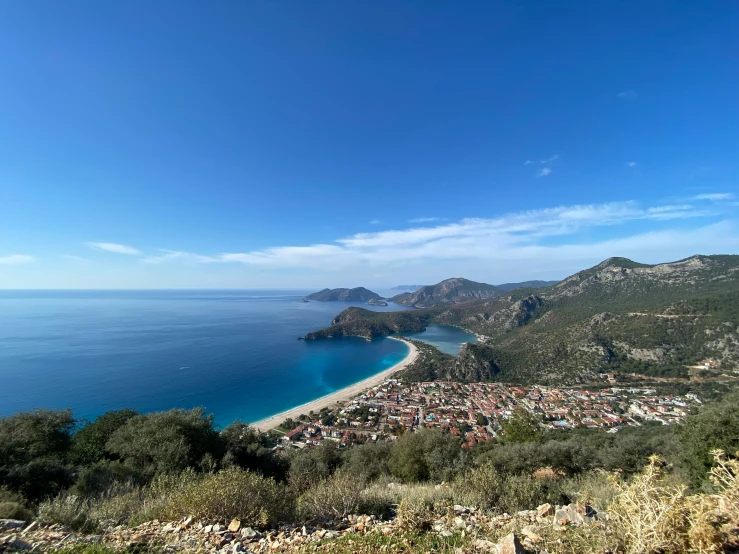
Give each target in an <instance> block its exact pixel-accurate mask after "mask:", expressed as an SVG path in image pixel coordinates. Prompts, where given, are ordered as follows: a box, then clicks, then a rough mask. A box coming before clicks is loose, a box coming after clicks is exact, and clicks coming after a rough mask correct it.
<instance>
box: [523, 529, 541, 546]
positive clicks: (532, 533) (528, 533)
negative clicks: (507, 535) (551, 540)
mask: <svg viewBox="0 0 739 554" xmlns="http://www.w3.org/2000/svg"><path fill="white" fill-rule="evenodd" d="M521 534H522V535H523V536H524V537H526V538H527V539H529V540H530V541H531V542H533V543H537V542H539V541H540V540H541V537H540V536H539V534H538V533H537V532H536V527H534V526H533V525H526V526H525V527H524V528H523V529H521Z"/></svg>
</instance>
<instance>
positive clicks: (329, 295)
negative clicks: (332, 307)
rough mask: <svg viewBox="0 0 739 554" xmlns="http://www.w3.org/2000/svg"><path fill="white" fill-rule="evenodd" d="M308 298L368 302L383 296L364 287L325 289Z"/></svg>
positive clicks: (307, 298)
mask: <svg viewBox="0 0 739 554" xmlns="http://www.w3.org/2000/svg"><path fill="white" fill-rule="evenodd" d="M305 299H306V300H318V301H319V302H368V301H369V300H376V301H378V300H382V299H383V298H382V296H380V295H379V294H377V293H376V292H372V291H371V290H368V289H366V288H364V287H356V288H353V289H343V288H339V289H323V290H321V291H318V292H314V293H313V294H309V295H308V296H306V297H305Z"/></svg>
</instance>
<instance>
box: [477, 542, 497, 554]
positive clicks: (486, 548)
mask: <svg viewBox="0 0 739 554" xmlns="http://www.w3.org/2000/svg"><path fill="white" fill-rule="evenodd" d="M474 545H475V548H476V549H478V550H482V551H483V552H490V551H493V550H495V548H496V545H495V543H494V542H492V541H488V540H485V539H477V540H476V541H475V542H474Z"/></svg>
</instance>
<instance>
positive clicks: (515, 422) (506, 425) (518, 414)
mask: <svg viewBox="0 0 739 554" xmlns="http://www.w3.org/2000/svg"><path fill="white" fill-rule="evenodd" d="M501 427H502V428H503V437H502V440H503V443H510V442H532V441H538V440H539V439H541V437H542V432H541V429H540V428H539V421H538V420H537V419H536V417H534V415H533V414H531V413H529V412H528V411H527V410H525V409H524V408H516V409H515V410H514V412H513V414H512V415H511V417H510V419H508V421H504V422H503V423H502V424H501Z"/></svg>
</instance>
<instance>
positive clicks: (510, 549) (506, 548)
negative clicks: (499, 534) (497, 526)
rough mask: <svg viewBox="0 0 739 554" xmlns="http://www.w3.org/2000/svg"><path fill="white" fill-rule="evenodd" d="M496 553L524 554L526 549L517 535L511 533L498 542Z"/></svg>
mask: <svg viewBox="0 0 739 554" xmlns="http://www.w3.org/2000/svg"><path fill="white" fill-rule="evenodd" d="M498 554H526V550H525V549H524V547H523V545H522V544H521V541H520V540H518V537H517V536H516V535H515V534H514V533H511V534H510V535H506V536H505V537H503V539H502V540H501V541H500V542H499V543H498Z"/></svg>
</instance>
